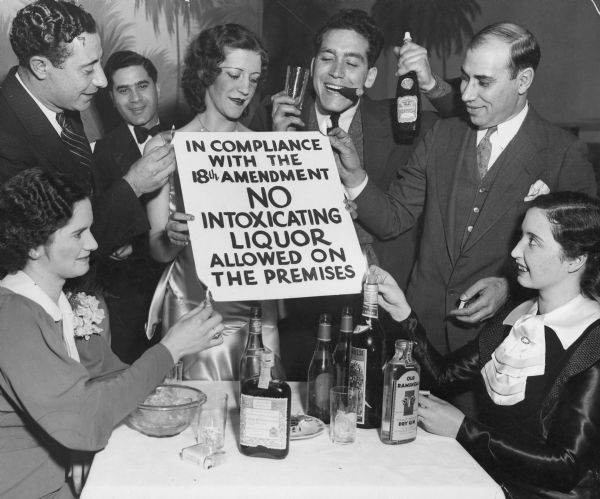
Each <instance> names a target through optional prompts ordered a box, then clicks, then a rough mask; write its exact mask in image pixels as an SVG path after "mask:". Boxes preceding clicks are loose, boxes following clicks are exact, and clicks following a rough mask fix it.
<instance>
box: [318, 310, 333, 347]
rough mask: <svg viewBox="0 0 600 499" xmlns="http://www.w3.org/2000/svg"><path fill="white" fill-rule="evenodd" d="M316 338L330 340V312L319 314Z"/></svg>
mask: <svg viewBox="0 0 600 499" xmlns="http://www.w3.org/2000/svg"><path fill="white" fill-rule="evenodd" d="M317 339H319V340H327V341H329V340H331V314H321V315H320V316H319V328H318V329H317Z"/></svg>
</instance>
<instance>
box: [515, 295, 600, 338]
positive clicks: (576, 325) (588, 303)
mask: <svg viewBox="0 0 600 499" xmlns="http://www.w3.org/2000/svg"><path fill="white" fill-rule="evenodd" d="M537 312H538V302H537V299H534V300H529V301H526V302H525V303H521V305H519V306H518V307H517V308H515V309H514V310H513V311H512V312H511V313H510V314H508V315H507V316H506V319H504V322H503V324H505V325H508V326H513V325H514V324H515V322H516V320H517V319H518V318H519V317H521V316H523V315H525V314H537ZM542 317H543V320H544V325H546V326H548V327H549V328H551V329H552V330H553V331H554V332H555V333H556V336H558V339H559V340H560V342H561V344H562V346H563V348H564V349H567V348H569V347H570V346H571V345H572V344H573V343H574V342H575V340H577V338H579V336H581V334H582V333H583V332H584V331H585V330H586V329H587V328H588V327H589V326H590V325H591V324H592V323H594V322H595V321H597V320H598V319H600V303H598V302H597V301H596V300H592V299H590V298H587V297H585V296H583V295H582V294H579V295H577V296H576V297H575V298H573V299H572V300H571V301H569V302H567V303H565V304H564V305H562V306H560V307H558V308H556V309H554V310H552V311H551V312H548V313H547V314H542Z"/></svg>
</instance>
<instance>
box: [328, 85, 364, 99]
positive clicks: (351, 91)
mask: <svg viewBox="0 0 600 499" xmlns="http://www.w3.org/2000/svg"><path fill="white" fill-rule="evenodd" d="M335 91H336V92H337V93H338V94H342V95H343V96H344V97H346V98H347V99H358V98H359V97H360V96H361V95H362V94H364V93H365V91H364V90H363V89H362V88H351V87H341V88H337V89H336V90H335Z"/></svg>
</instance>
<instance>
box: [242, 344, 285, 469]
mask: <svg viewBox="0 0 600 499" xmlns="http://www.w3.org/2000/svg"><path fill="white" fill-rule="evenodd" d="M274 358H275V356H274V354H273V352H270V351H268V352H266V351H263V353H262V355H261V367H260V375H259V376H258V377H254V378H251V379H247V380H246V381H244V383H243V384H242V394H241V400H240V452H241V453H242V454H245V455H247V456H253V457H268V458H272V459H283V458H284V457H285V456H287V455H288V452H289V450H290V411H291V404H292V392H291V390H290V386H289V385H288V384H287V383H286V382H285V381H283V380H281V379H277V377H275V373H274V371H275V369H274Z"/></svg>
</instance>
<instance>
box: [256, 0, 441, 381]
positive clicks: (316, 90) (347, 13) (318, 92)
mask: <svg viewBox="0 0 600 499" xmlns="http://www.w3.org/2000/svg"><path fill="white" fill-rule="evenodd" d="M382 46H383V34H382V32H381V30H380V29H379V27H378V26H377V25H376V24H375V23H374V21H373V20H372V19H371V18H370V17H369V16H368V15H367V14H366V13H365V12H363V11H361V10H354V9H347V10H341V11H340V12H338V13H337V14H335V15H334V16H332V17H331V18H330V19H329V20H328V21H327V22H326V23H325V25H324V26H323V27H322V28H321V29H320V30H319V31H318V32H317V33H316V35H315V39H314V50H315V57H314V58H313V61H312V87H313V88H312V91H310V92H308V96H307V97H306V99H305V101H304V103H303V106H302V110H301V111H300V110H299V109H298V108H297V107H296V106H295V105H294V101H293V99H291V98H290V97H288V96H287V95H286V93H285V91H283V92H279V93H278V94H276V95H274V96H272V97H271V98H270V99H269V101H268V104H267V105H263V106H262V107H260V108H259V109H258V111H257V113H256V114H255V116H254V118H253V121H252V123H251V124H250V128H251V129H253V130H263V131H271V130H273V131H290V132H293V131H296V130H320V131H321V132H322V133H324V134H325V133H327V130H328V128H330V127H331V126H332V122H331V121H332V119H331V116H332V115H334V120H335V116H337V120H338V123H337V124H338V125H339V126H340V127H341V128H342V129H344V130H346V131H348V133H349V134H350V136H351V137H352V138H353V140H354V142H355V143H356V144H357V148H358V149H359V157H360V161H361V164H364V166H365V168H366V169H367V170H368V171H369V176H370V178H372V179H373V181H374V182H375V183H376V185H378V186H379V188H380V189H382V190H385V189H386V188H387V186H388V185H389V184H390V183H391V182H392V180H393V179H394V177H395V176H396V174H397V171H398V169H399V168H400V167H401V166H402V164H404V163H405V162H406V161H407V160H408V158H409V157H410V153H411V151H412V150H413V148H414V143H408V144H397V143H396V142H395V141H394V135H393V125H392V116H393V110H394V104H395V100H393V99H390V100H385V101H373V100H371V99H370V98H369V97H367V96H366V95H362V96H361V97H358V98H347V97H344V96H343V95H341V94H340V93H339V92H337V91H336V89H339V88H342V87H349V88H355V89H360V90H364V89H368V88H370V87H371V86H372V85H373V83H374V82H375V79H376V77H377V68H376V66H375V62H376V60H377V58H378V57H379V54H380V53H381V49H382ZM436 119H437V117H436V115H435V114H434V113H424V114H423V116H422V127H421V128H422V130H421V132H422V133H424V132H425V131H426V130H427V129H428V128H430V127H431V126H432V124H433V123H434V122H435V120H436ZM415 143H416V141H415ZM355 228H356V232H357V235H358V238H359V241H360V243H361V246H362V247H363V249H364V250H365V253H366V255H367V256H368V259H369V261H371V262H379V264H380V265H381V266H382V267H384V268H386V269H387V270H388V271H389V272H390V273H392V274H393V275H394V277H395V279H397V281H398V283H400V285H403V284H404V285H405V284H406V282H407V281H408V276H409V275H410V270H411V267H412V264H413V262H414V258H415V250H416V241H417V236H418V228H417V227H415V228H414V229H412V230H410V231H408V232H405V233H404V234H401V235H398V236H397V237H395V238H393V239H391V240H387V241H383V240H381V239H379V238H378V237H376V236H374V234H373V232H371V231H369V230H366V229H365V227H364V226H363V225H362V224H360V223H355ZM360 300H361V298H360V296H356V295H352V296H340V297H312V298H303V299H296V300H287V302H286V305H287V311H288V314H289V316H288V318H287V319H285V320H284V321H281V322H282V323H280V331H281V333H282V349H285V348H286V345H287V343H286V338H285V333H286V331H285V330H286V328H289V329H292V330H294V333H293V334H294V335H295V336H299V335H297V334H296V331H297V330H298V329H301V328H303V327H304V328H306V329H308V330H309V331H314V330H316V326H317V319H318V314H319V313H323V312H329V313H332V314H333V315H334V318H335V319H337V317H338V316H339V314H340V312H341V308H342V306H343V305H345V304H351V305H353V306H354V307H355V313H360V310H359V308H360V306H361V301H360ZM303 336H304V337H305V336H306V335H303ZM303 345H310V344H309V343H308V342H305V343H304V344H301V345H296V344H295V345H294V347H295V348H294V349H293V351H291V352H290V354H293V355H294V356H295V357H296V358H297V357H298V355H299V350H301V348H302V346H303ZM308 348H310V346H309V347H308ZM282 355H283V356H284V357H285V356H286V352H285V351H282ZM309 355H310V352H308V354H307V356H308V359H306V360H307V362H306V366H304V371H303V372H302V373H301V374H302V376H304V375H305V374H306V372H305V369H306V368H307V367H308V360H309V359H310V356H309ZM297 364H299V365H301V362H297ZM291 374H292V376H294V374H296V373H294V372H292V373H291Z"/></svg>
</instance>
